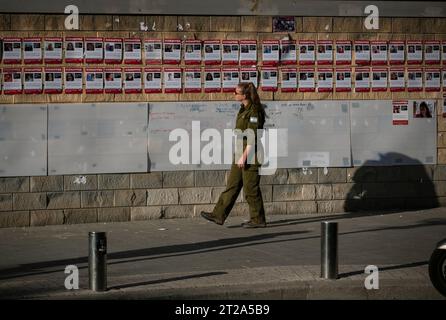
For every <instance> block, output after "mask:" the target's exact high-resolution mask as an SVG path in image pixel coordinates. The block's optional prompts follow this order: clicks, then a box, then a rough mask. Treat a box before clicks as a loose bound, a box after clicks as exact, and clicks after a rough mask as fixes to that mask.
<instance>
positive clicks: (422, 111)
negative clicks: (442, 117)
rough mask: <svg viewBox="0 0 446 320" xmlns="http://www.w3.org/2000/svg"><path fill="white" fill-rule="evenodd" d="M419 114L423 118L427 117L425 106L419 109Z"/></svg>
mask: <svg viewBox="0 0 446 320" xmlns="http://www.w3.org/2000/svg"><path fill="white" fill-rule="evenodd" d="M420 113H421V114H422V115H423V117H425V116H427V108H426V107H425V106H422V107H421V108H420Z"/></svg>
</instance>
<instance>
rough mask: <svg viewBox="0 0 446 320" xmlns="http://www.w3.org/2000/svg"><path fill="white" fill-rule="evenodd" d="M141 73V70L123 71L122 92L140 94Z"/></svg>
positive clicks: (127, 69)
mask: <svg viewBox="0 0 446 320" xmlns="http://www.w3.org/2000/svg"><path fill="white" fill-rule="evenodd" d="M141 78H142V72H141V68H125V69H124V92H125V93H141V92H142V79H141Z"/></svg>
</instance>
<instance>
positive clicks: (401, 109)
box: [392, 100, 409, 125]
mask: <svg viewBox="0 0 446 320" xmlns="http://www.w3.org/2000/svg"><path fill="white" fill-rule="evenodd" d="M392 108H393V112H392V123H393V125H408V124H409V103H408V101H407V100H401V101H393V103H392Z"/></svg>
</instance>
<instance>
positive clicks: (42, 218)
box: [31, 210, 64, 227]
mask: <svg viewBox="0 0 446 320" xmlns="http://www.w3.org/2000/svg"><path fill="white" fill-rule="evenodd" d="M60 224H64V214H63V210H38V211H31V226H32V227H37V226H49V225H60Z"/></svg>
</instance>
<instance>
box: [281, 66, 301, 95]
mask: <svg viewBox="0 0 446 320" xmlns="http://www.w3.org/2000/svg"><path fill="white" fill-rule="evenodd" d="M281 73H282V78H281V86H280V88H281V91H282V92H297V68H282V69H281Z"/></svg>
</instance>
